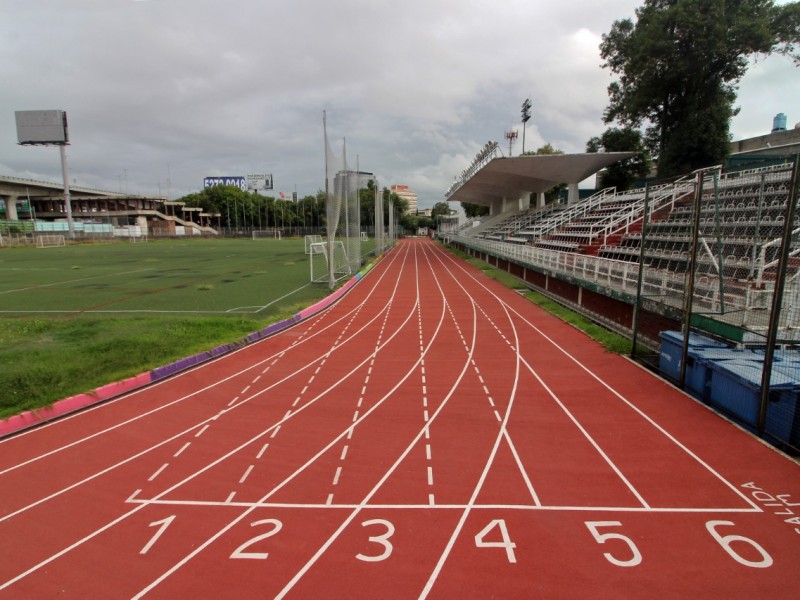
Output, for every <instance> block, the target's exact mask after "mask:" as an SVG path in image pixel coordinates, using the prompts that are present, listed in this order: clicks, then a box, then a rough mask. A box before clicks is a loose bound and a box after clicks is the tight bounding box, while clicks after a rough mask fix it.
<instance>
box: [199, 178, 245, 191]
mask: <svg viewBox="0 0 800 600" xmlns="http://www.w3.org/2000/svg"><path fill="white" fill-rule="evenodd" d="M215 185H234V186H236V187H238V188H239V189H240V190H242V191H243V192H246V191H247V180H246V179H245V178H244V177H241V176H236V177H206V178H204V179H203V187H204V188H209V187H214V186H215Z"/></svg>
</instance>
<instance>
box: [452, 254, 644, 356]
mask: <svg viewBox="0 0 800 600" xmlns="http://www.w3.org/2000/svg"><path fill="white" fill-rule="evenodd" d="M448 250H449V251H450V252H452V253H453V254H455V255H457V256H459V257H460V258H463V259H464V260H466V261H467V262H468V263H470V264H471V265H473V266H475V267H477V268H478V269H480V270H481V271H483V272H484V273H486V275H487V276H489V277H491V278H492V279H494V280H496V281H498V282H500V283H502V284H503V285H505V286H506V287H509V288H511V289H514V290H527V291H526V292H524V294H523V295H524V296H525V298H527V299H528V300H530V301H531V302H533V303H534V304H536V305H537V306H539V307H540V308H542V309H544V310H545V311H547V312H548V313H550V314H551V315H553V316H554V317H558V318H559V319H561V320H562V321H564V322H566V323H569V324H570V325H572V326H573V327H576V328H577V329H580V330H581V331H583V332H584V333H586V334H587V335H588V336H589V337H591V338H592V339H593V340H595V341H596V342H597V343H599V344H601V345H602V346H603V347H604V348H605V349H606V350H608V351H609V352H615V353H617V354H630V353H631V348H632V342H631V340H629V339H628V338H626V337H624V336H621V335H619V334H618V333H614V332H613V331H610V330H609V329H606V328H605V327H603V326H602V325H598V324H597V323H595V322H594V321H592V320H591V319H588V318H587V317H585V316H583V315H582V314H580V313H577V312H575V311H574V310H570V309H569V308H566V307H565V306H562V305H561V304H559V303H558V302H555V301H554V300H551V299H550V298H548V297H547V296H545V295H544V294H541V293H539V292H535V291H532V290H529V289H528V288H527V286H525V284H523V283H522V282H521V281H520V280H519V279H517V278H516V277H514V276H513V275H511V274H510V273H506V272H505V271H500V270H499V269H496V268H495V267H493V266H491V265H490V264H488V263H486V262H484V261H482V260H480V259H477V258H473V257H471V256H470V255H468V254H466V253H464V252H461V251H459V250H456V249H454V248H448Z"/></svg>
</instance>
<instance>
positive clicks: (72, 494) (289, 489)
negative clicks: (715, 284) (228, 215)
mask: <svg viewBox="0 0 800 600" xmlns="http://www.w3.org/2000/svg"><path fill="white" fill-rule="evenodd" d="M799 564H800V469H799V468H798V465H797V464H796V463H794V462H792V461H790V460H789V459H787V458H785V457H783V456H782V455H780V454H778V453H776V452H774V451H773V450H771V449H770V448H768V447H766V446H764V445H762V444H761V443H759V442H758V441H757V440H755V439H753V438H752V437H750V436H749V435H748V434H746V433H744V432H743V431H741V430H739V429H737V428H736V427H734V426H733V425H731V424H729V423H727V422H725V421H724V420H723V419H721V418H720V417H718V416H716V415H714V414H713V413H711V412H709V411H708V410H706V409H705V408H704V407H702V406H701V405H699V404H697V403H695V402H694V401H692V400H691V399H689V398H687V397H686V396H684V395H683V394H682V393H680V392H678V391H676V390H675V389H673V388H671V387H670V386H669V385H667V384H666V383H664V382H662V381H660V380H658V379H657V378H655V377H653V376H652V375H650V374H649V373H648V372H646V371H644V370H643V369H641V368H639V367H637V366H636V365H634V364H633V363H631V362H629V361H628V360H626V359H625V358H623V357H620V356H616V355H612V354H608V353H606V352H604V351H603V350H602V348H600V347H598V346H597V345H595V344H594V343H593V342H591V341H590V340H589V339H588V338H586V337H585V336H584V335H583V334H582V333H580V332H578V331H576V330H575V329H573V328H571V327H570V326H568V325H565V324H563V323H562V322H560V321H558V320H556V319H553V318H552V317H550V316H548V315H546V314H545V313H543V312H542V311H541V310H539V309H538V308H537V307H535V306H533V305H531V304H530V303H528V302H527V301H525V300H524V299H523V298H521V297H519V296H518V295H517V294H516V293H514V292H512V291H509V290H507V289H505V288H504V287H502V286H499V285H497V284H495V282H493V281H491V280H490V279H488V278H486V277H485V276H484V275H482V274H481V273H480V272H479V271H478V270H476V269H474V268H472V267H470V266H468V265H466V264H465V263H464V262H462V261H460V260H458V259H455V258H453V257H452V256H451V255H449V254H448V253H446V252H443V251H442V250H440V249H439V248H438V247H437V246H436V245H434V244H433V243H432V242H430V241H428V240H423V239H414V240H406V241H403V242H401V243H400V244H399V245H398V246H397V247H396V249H395V250H393V251H392V252H390V253H389V254H388V255H387V256H386V257H384V259H383V260H382V261H381V262H380V263H379V264H378V265H377V266H376V267H375V268H374V269H373V270H372V271H371V272H370V273H369V274H368V275H367V276H366V277H364V278H363V279H362V280H361V281H360V282H359V283H358V285H356V286H355V287H354V288H353V289H352V290H351V291H350V292H349V293H348V294H347V295H345V296H344V297H343V298H342V299H341V300H340V301H339V302H338V303H337V304H336V305H334V306H333V307H332V308H330V309H328V310H326V311H324V312H323V313H320V314H319V315H317V316H315V317H312V318H310V319H308V320H306V321H303V322H301V323H298V324H297V325H295V326H293V327H291V328H290V329H288V330H286V331H284V332H283V333H281V334H278V335H276V336H273V337H271V338H268V339H266V340H264V341H261V342H259V343H257V344H254V345H252V346H248V347H245V348H243V349H241V350H239V351H237V352H235V353H232V354H229V355H227V356H225V357H223V358H220V359H217V360H215V361H213V362H211V363H208V364H206V365H204V366H202V367H198V368H195V369H194V370H191V371H187V372H184V373H183V374H180V375H177V376H175V377H172V378H170V379H167V380H164V381H162V382H160V383H158V384H154V385H152V386H150V387H148V388H145V389H142V390H139V391H136V392H134V393H131V394H128V395H127V396H126V397H123V398H120V399H118V400H115V401H111V402H107V403H104V404H101V405H99V406H97V407H95V408H93V409H90V410H86V411H84V412H81V413H78V414H76V415H73V416H71V417H68V418H64V419H61V420H59V421H55V422H53V423H51V424H49V425H46V426H43V427H40V428H38V429H34V430H31V431H28V432H27V433H23V434H21V435H17V436H14V437H11V438H8V439H5V440H3V441H2V442H0V599H2V598H54V597H59V598H62V597H63V598H81V599H89V598H103V599H107V598H170V599H175V598H272V597H276V598H283V597H286V598H489V597H497V598H534V597H547V598H570V597H589V596H591V597H593V598H610V597H629V598H642V597H698V596H702V597H725V598H754V597H770V598H796V597H798V595H800V570H799V569H798V565H799Z"/></svg>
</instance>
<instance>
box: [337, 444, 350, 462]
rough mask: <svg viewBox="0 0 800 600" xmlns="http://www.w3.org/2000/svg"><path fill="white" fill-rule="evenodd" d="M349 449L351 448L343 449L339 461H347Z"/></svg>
mask: <svg viewBox="0 0 800 600" xmlns="http://www.w3.org/2000/svg"><path fill="white" fill-rule="evenodd" d="M349 447H350V446H345V447H344V448H342V455H341V456H340V457H339V460H344V459H345V457H346V456H347V449H348V448H349Z"/></svg>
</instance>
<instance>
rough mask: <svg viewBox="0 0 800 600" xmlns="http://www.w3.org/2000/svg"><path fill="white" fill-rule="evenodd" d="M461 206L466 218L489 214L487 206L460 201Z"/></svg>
mask: <svg viewBox="0 0 800 600" xmlns="http://www.w3.org/2000/svg"><path fill="white" fill-rule="evenodd" d="M461 208H462V209H464V214H465V215H466V216H467V218H468V219H474V218H475V217H482V216H483V215H488V214H489V207H488V206H483V205H482V204H472V203H470V202H462V203H461Z"/></svg>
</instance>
